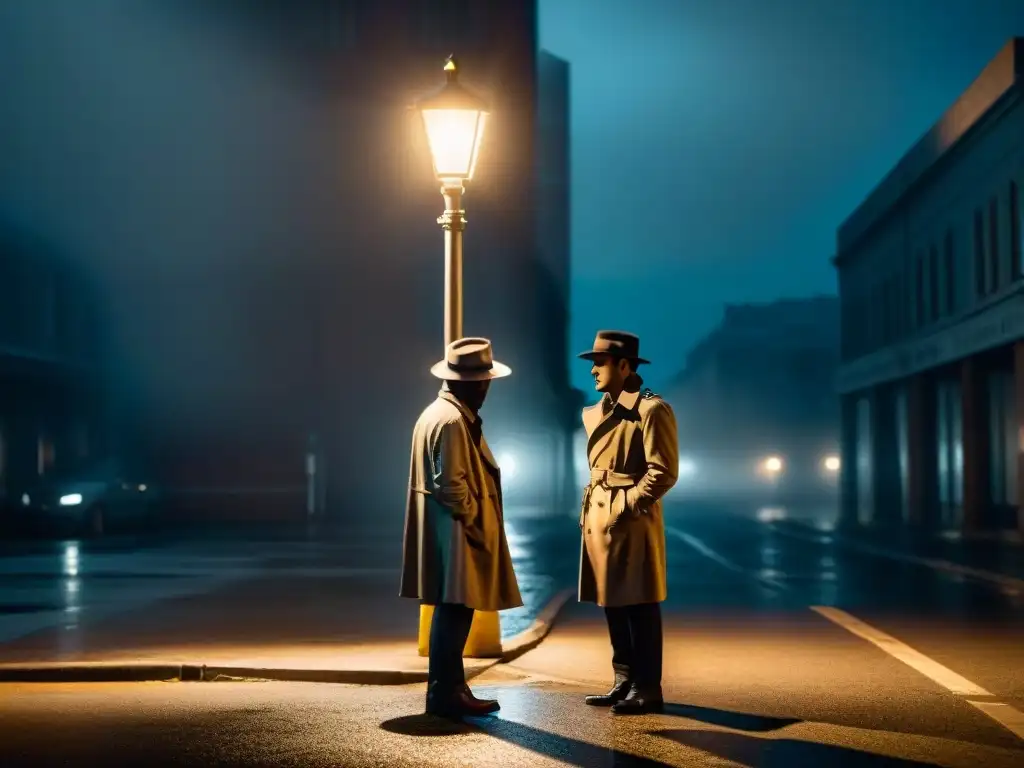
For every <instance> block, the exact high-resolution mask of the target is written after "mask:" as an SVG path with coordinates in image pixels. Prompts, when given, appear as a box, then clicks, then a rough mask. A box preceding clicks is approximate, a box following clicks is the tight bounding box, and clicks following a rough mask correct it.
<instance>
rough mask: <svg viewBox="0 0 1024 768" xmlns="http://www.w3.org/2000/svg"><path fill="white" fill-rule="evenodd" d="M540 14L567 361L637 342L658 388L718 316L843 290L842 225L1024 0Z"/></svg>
mask: <svg viewBox="0 0 1024 768" xmlns="http://www.w3.org/2000/svg"><path fill="white" fill-rule="evenodd" d="M627 9H628V10H627ZM540 18H541V42H542V45H543V46H544V47H545V48H548V49H549V50H551V51H552V52H553V53H556V54H558V55H560V56H562V57H564V58H566V59H568V60H569V61H570V63H571V64H572V78H573V79H572V88H573V105H572V120H573V129H572V143H573V156H572V162H573V178H572V182H573V196H574V198H573V290H574V296H573V315H574V318H573V324H572V328H571V333H570V342H571V347H572V349H573V351H574V352H575V351H579V350H582V349H585V348H587V347H588V346H589V344H590V342H591V341H592V339H593V333H594V330H595V329H596V328H598V327H614V328H624V329H627V330H633V331H634V332H636V333H639V334H640V336H641V340H642V348H641V349H642V352H643V353H644V356H645V357H647V358H649V359H651V360H652V361H653V362H654V365H653V366H652V367H651V369H650V374H649V378H648V381H650V382H651V383H654V384H657V382H659V381H663V380H665V379H666V378H668V377H670V376H672V375H673V374H675V373H676V372H677V371H678V370H679V369H680V368H682V366H683V363H684V359H685V354H686V352H687V350H688V349H689V348H690V347H691V346H692V345H693V344H694V343H695V342H696V341H697V340H699V339H700V338H701V337H702V336H703V335H705V334H706V333H707V332H708V331H709V330H710V329H711V328H712V327H714V326H715V325H716V324H717V323H718V322H719V320H720V319H721V313H722V304H723V303H724V302H743V301H768V300H772V299H775V298H779V297H783V296H787V297H789V296H804V295H811V294H815V293H834V292H835V289H836V288H835V286H836V283H835V276H834V272H833V269H832V267H831V265H830V264H829V258H830V257H831V256H832V254H833V253H834V250H835V245H834V243H835V230H836V227H837V226H838V225H839V224H840V223H841V222H842V220H843V219H845V218H846V216H848V215H849V214H850V213H851V212H852V211H853V209H854V208H855V207H856V206H857V205H858V204H859V203H860V202H861V201H862V200H863V199H864V197H865V196H866V195H867V194H868V193H869V192H870V191H871V190H872V189H873V188H874V186H875V185H876V184H877V183H878V182H879V181H880V180H881V178H882V177H883V176H884V175H885V174H886V173H887V172H888V170H889V169H890V168H891V167H892V166H893V165H894V164H895V163H896V161H897V160H899V158H900V157H901V156H902V155H903V153H904V152H905V151H906V150H907V149H909V148H910V146H911V145H912V144H913V143H914V142H915V141H916V140H917V139H918V138H919V137H920V136H921V134H923V133H924V132H925V131H926V130H928V128H930V127H931V125H932V124H933V123H934V122H935V121H936V120H937V119H938V118H939V117H940V115H941V114H942V113H943V112H944V111H945V109H946V108H947V107H948V106H949V105H950V104H952V102H953V101H955V99H956V98H957V97H958V96H959V95H960V93H961V92H962V91H963V90H964V89H965V88H966V87H967V86H968V85H970V83H971V82H972V81H973V80H974V78H975V77H976V76H977V75H978V74H979V73H980V72H981V70H982V69H983V68H984V66H985V65H986V64H987V63H988V61H989V60H990V59H991V58H992V57H994V56H995V54H996V53H997V52H998V50H999V49H1000V48H1001V47H1002V45H1003V44H1004V43H1005V42H1006V41H1007V40H1008V39H1009V38H1010V37H1012V36H1014V35H1015V34H1016V35H1024V2H1021V0H631V2H630V3H628V4H627V3H624V2H622V0H541V17H540ZM588 372H589V368H588V367H587V365H586V363H583V362H581V361H577V362H575V363H573V369H572V374H573V381H574V383H575V384H576V385H577V386H580V387H582V388H583V389H584V390H585V391H588V392H589V391H591V390H592V383H591V380H590V378H589V375H588Z"/></svg>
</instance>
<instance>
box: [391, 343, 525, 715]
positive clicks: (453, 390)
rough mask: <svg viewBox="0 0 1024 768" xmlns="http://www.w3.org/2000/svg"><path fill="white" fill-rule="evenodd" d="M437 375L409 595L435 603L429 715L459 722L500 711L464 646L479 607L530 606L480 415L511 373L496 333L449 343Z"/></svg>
mask: <svg viewBox="0 0 1024 768" xmlns="http://www.w3.org/2000/svg"><path fill="white" fill-rule="evenodd" d="M431 373H433V374H434V376H436V377H438V378H439V379H443V380H444V382H445V383H444V386H443V388H442V389H441V391H440V392H438V394H437V399H436V400H434V402H433V403H431V404H430V405H429V406H427V408H426V410H424V411H423V413H422V414H421V415H420V417H419V420H417V422H416V426H415V427H414V428H413V433H412V459H411V462H410V469H409V496H408V505H407V507H406V512H405V543H404V562H403V564H402V589H401V596H402V597H412V598H417V599H419V600H422V601H423V602H424V603H426V604H428V605H432V606H434V616H433V619H432V621H431V625H430V655H429V671H428V674H427V712H428V713H430V714H435V715H440V716H442V717H449V718H451V717H454V718H458V717H461V716H462V715H482V714H487V713H489V712H495V711H497V710H498V709H499V706H498V702H497V701H495V700H493V699H478V698H476V697H475V696H473V694H472V692H471V691H470V689H469V686H468V685H466V675H465V668H464V667H463V664H462V652H463V649H464V648H465V646H466V640H467V639H468V637H469V630H470V626H471V625H472V622H473V611H503V610H505V609H507V608H517V607H519V606H521V605H522V604H523V601H522V598H521V597H520V596H519V585H518V583H517V582H516V575H515V572H514V571H513V570H512V557H511V555H510V554H509V549H508V542H507V541H506V539H505V527H504V517H503V512H502V506H501V473H500V471H499V469H498V464H497V462H496V461H495V460H494V456H493V455H492V454H491V450H490V448H488V447H487V441H486V440H485V439H484V436H483V432H482V424H483V421H482V420H481V418H480V407H481V406H482V405H483V403H484V399H485V398H486V397H487V391H488V389H489V387H490V383H491V379H497V378H500V377H502V376H507V375H508V374H510V373H511V370H510V369H509V368H508V366H506V365H503V364H502V363H499V362H497V361H495V360H494V359H493V357H492V353H491V343H490V342H489V341H488V340H487V339H481V338H464V339H459V340H457V341H454V342H452V343H451V344H450V345H448V349H447V351H446V355H445V359H444V360H442V361H441V362H439V363H437V365H435V366H434V367H433V368H432V369H431Z"/></svg>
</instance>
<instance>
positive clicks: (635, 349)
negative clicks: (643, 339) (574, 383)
mask: <svg viewBox="0 0 1024 768" xmlns="http://www.w3.org/2000/svg"><path fill="white" fill-rule="evenodd" d="M598 355H610V356H611V357H620V358H623V359H625V360H632V361H633V362H635V363H637V364H640V363H645V364H647V365H650V362H651V361H650V360H644V359H643V358H642V357H640V337H639V336H637V335H636V334H633V333H627V332H626V331H598V332H597V336H595V337H594V347H593V349H588V350H587V351H586V352H580V354H579V357H580V358H582V359H583V360H593V359H594V358H595V357H597V356H598Z"/></svg>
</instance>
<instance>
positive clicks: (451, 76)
mask: <svg viewBox="0 0 1024 768" xmlns="http://www.w3.org/2000/svg"><path fill="white" fill-rule="evenodd" d="M444 74H445V84H444V85H443V86H442V87H441V88H440V89H439V90H438V91H436V92H434V93H432V94H431V95H429V96H427V97H426V98H424V99H421V100H420V101H419V102H418V103H417V105H416V108H417V109H418V110H419V112H420V115H421V116H422V117H423V127H424V129H425V130H426V133H427V143H428V144H429V145H430V154H431V155H432V157H433V162H434V174H435V175H436V176H437V180H438V181H440V182H441V195H442V196H443V197H444V208H445V210H444V213H443V214H442V215H441V216H439V217H438V219H437V223H438V224H440V225H441V228H442V229H443V230H444V343H445V347H446V348H447V346H448V345H449V344H451V343H452V342H453V341H455V340H456V339H459V338H461V337H462V233H463V231H464V230H465V229H466V212H465V211H464V210H463V208H462V194H463V193H464V192H465V189H464V188H463V186H462V185H463V183H464V182H466V181H469V180H470V179H472V178H473V171H474V170H476V160H477V155H478V154H479V152H480V139H481V138H482V137H483V132H484V124H485V123H486V121H487V116H488V114H489V113H488V109H487V105H486V103H485V102H484V101H483V100H482V99H480V98H479V97H477V96H475V95H474V94H473V93H472V92H470V91H469V90H467V89H466V88H465V87H463V86H462V84H461V83H459V65H458V62H456V60H455V58H454V57H452V56H449V57H448V60H447V61H446V62H445V64H444Z"/></svg>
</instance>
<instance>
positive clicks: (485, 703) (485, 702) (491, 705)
mask: <svg viewBox="0 0 1024 768" xmlns="http://www.w3.org/2000/svg"><path fill="white" fill-rule="evenodd" d="M462 691H463V693H465V694H466V696H467V697H468V698H469V700H470V701H471V702H473V706H475V707H484V708H487V712H488V713H490V712H497V711H498V710H499V709H501V705H500V704H499V703H498V700H497V699H479V698H477V697H476V695H474V693H473V691H472V690H470V687H469V685H464V686H462Z"/></svg>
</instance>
